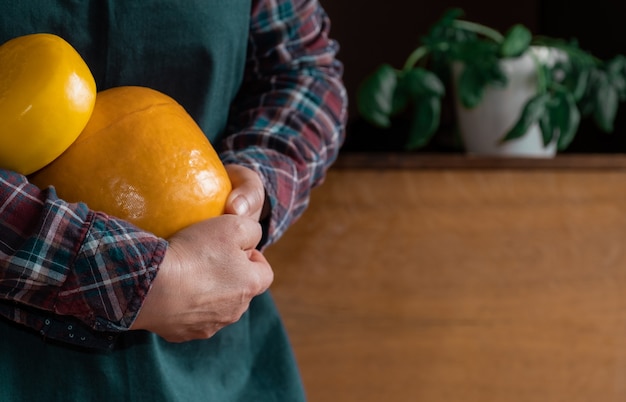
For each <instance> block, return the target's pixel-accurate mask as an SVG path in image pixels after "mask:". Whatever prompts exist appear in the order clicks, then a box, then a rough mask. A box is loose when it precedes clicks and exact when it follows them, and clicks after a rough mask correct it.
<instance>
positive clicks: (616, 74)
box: [606, 55, 626, 100]
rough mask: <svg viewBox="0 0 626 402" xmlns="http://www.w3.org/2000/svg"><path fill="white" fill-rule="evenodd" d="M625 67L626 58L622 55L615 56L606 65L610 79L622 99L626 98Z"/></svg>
mask: <svg viewBox="0 0 626 402" xmlns="http://www.w3.org/2000/svg"><path fill="white" fill-rule="evenodd" d="M625 69H626V58H625V57H624V56H622V55H619V56H616V57H614V58H613V59H612V60H610V61H609V62H608V63H607V66H606V71H607V75H608V80H609V82H610V84H611V85H612V86H613V88H615V90H616V91H617V93H618V95H619V98H620V100H625V99H626V77H624V70H625Z"/></svg>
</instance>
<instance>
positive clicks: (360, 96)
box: [356, 64, 399, 128]
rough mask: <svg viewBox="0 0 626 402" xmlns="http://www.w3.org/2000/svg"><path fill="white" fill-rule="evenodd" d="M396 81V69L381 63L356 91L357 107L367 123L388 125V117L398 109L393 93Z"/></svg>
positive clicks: (379, 125) (381, 125)
mask: <svg viewBox="0 0 626 402" xmlns="http://www.w3.org/2000/svg"><path fill="white" fill-rule="evenodd" d="M397 83H398V73H397V71H396V70H395V69H394V68H393V67H391V66H390V65H388V64H383V65H382V66H380V67H379V68H378V69H377V70H376V71H374V72H373V73H372V74H370V75H369V76H368V77H367V78H366V79H365V80H364V81H363V82H362V83H361V85H360V87H359V89H358V91H357V99H356V101H357V109H358V111H359V114H360V115H361V116H362V117H363V118H364V119H365V120H366V121H368V122H369V123H371V124H373V125H376V126H378V127H385V128H386V127H389V126H390V125H391V120H390V119H389V117H390V116H391V115H392V114H393V113H394V112H396V111H397V110H398V107H399V105H398V104H397V102H398V99H396V100H395V103H394V95H395V92H396V87H397Z"/></svg>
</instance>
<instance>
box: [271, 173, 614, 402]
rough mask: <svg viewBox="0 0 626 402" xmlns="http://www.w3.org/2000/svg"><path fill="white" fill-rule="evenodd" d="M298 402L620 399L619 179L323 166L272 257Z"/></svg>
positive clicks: (605, 175) (275, 291)
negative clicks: (302, 396)
mask: <svg viewBox="0 0 626 402" xmlns="http://www.w3.org/2000/svg"><path fill="white" fill-rule="evenodd" d="M267 257H268V259H269V260H270V262H272V264H273V266H274V269H275V272H276V279H275V283H274V285H273V287H272V289H273V294H274V297H275V299H276V301H277V303H278V306H279V309H280V310H281V312H282V314H283V317H284V320H285V324H286V326H287V328H288V331H289V332H290V334H291V338H292V342H293V345H294V348H295V352H296V355H297V358H298V361H299V363H300V366H301V370H302V375H303V379H304V382H305V386H306V388H307V391H308V394H309V397H310V402H327V401H329V402H330V401H332V402H347V401H359V402H369V401H372V402H374V401H375V402H381V401H383V402H403V401H407V402H408V401H411V402H414V401H427V402H439V401H476V402H488V401H498V402H521V401H524V402H542V401H545V402H555V401H567V402H577V401H594V402H597V401H602V402H612V401H616V402H617V401H620V402H623V401H625V400H626V171H624V170H622V169H613V170H611V169H601V170H598V169H593V168H592V169H570V170H568V169H530V170H525V169H457V168H452V169H445V168H442V169H390V170H384V169H383V170H375V169H350V168H345V167H344V168H336V169H335V168H333V169H331V171H330V172H329V175H328V178H327V180H326V182H325V184H324V185H323V186H322V187H319V188H318V189H316V190H314V192H313V196H312V202H311V206H310V208H309V209H308V211H307V212H306V213H305V215H304V216H303V217H302V218H301V220H299V221H298V222H297V223H296V224H295V225H294V226H293V227H292V228H291V229H289V230H288V232H287V233H286V235H285V236H284V237H283V239H282V240H281V241H280V242H279V243H278V244H276V245H274V246H272V247H270V248H269V250H268V252H267Z"/></svg>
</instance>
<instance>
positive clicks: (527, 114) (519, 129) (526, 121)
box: [500, 92, 550, 142]
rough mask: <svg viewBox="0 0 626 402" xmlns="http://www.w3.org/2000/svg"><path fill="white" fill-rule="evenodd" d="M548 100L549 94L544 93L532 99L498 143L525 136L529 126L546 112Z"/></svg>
mask: <svg viewBox="0 0 626 402" xmlns="http://www.w3.org/2000/svg"><path fill="white" fill-rule="evenodd" d="M548 100H550V94H549V93H545V92H544V93H541V94H538V95H535V96H534V97H532V98H531V99H530V100H529V101H528V102H527V103H526V105H525V106H524V109H523V110H522V114H521V116H520V118H519V120H518V121H517V122H516V123H515V125H514V126H513V128H511V130H510V131H509V132H508V133H507V134H506V135H505V136H504V137H503V138H502V139H501V140H500V141H501V142H505V141H510V140H513V139H515V138H519V137H522V136H523V135H524V134H526V132H527V131H528V129H529V128H530V126H532V125H533V124H534V123H537V122H538V121H539V119H540V118H541V116H542V115H543V114H544V113H545V112H546V104H547V103H548Z"/></svg>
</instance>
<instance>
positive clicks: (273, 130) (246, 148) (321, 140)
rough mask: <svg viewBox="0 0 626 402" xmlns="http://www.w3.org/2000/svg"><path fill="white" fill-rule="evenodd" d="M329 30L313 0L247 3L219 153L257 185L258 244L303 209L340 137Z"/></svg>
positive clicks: (342, 97) (340, 93) (341, 109)
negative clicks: (260, 189)
mask: <svg viewBox="0 0 626 402" xmlns="http://www.w3.org/2000/svg"><path fill="white" fill-rule="evenodd" d="M329 29H330V21H329V19H328V16H327V15H326V13H325V12H324V10H323V9H322V7H321V6H320V4H319V3H318V1H317V0H257V1H253V7H252V18H251V28H250V38H249V43H248V61H247V65H246V76H245V78H244V83H243V87H242V90H241V92H240V93H241V96H240V97H239V98H238V99H237V100H236V101H235V103H234V105H233V108H232V112H231V119H230V125H229V132H228V133H227V136H226V138H225V140H224V141H223V144H222V146H223V148H222V149H221V155H222V158H223V160H224V162H225V163H237V164H242V165H244V166H247V167H250V168H252V169H254V170H256V171H257V172H258V173H259V174H260V175H261V177H262V179H263V181H264V184H265V188H266V191H267V195H268V198H269V200H270V203H271V211H272V212H271V216H270V222H269V229H268V233H267V234H266V235H267V237H266V243H265V246H267V245H269V244H271V243H273V242H275V241H276V240H277V239H278V238H279V237H280V236H281V235H282V234H283V233H284V231H285V230H286V229H287V228H288V227H289V225H290V224H291V223H292V222H293V221H294V220H295V219H297V218H298V217H299V216H300V215H301V214H302V213H303V212H304V210H305V209H306V207H307V205H308V201H309V193H310V190H311V188H313V187H315V186H316V185H318V184H320V183H321V182H322V181H323V179H324V176H325V173H326V170H327V168H328V167H329V166H330V164H331V163H332V162H333V161H334V160H335V159H336V157H337V153H338V151H339V147H340V146H341V143H342V142H343V139H344V126H345V120H346V106H347V96H346V91H345V87H344V85H343V82H342V73H343V66H342V64H341V63H340V62H339V61H338V60H337V59H336V57H335V56H336V54H337V52H338V44H337V42H335V41H333V40H332V39H330V38H329V36H328V35H329Z"/></svg>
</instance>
